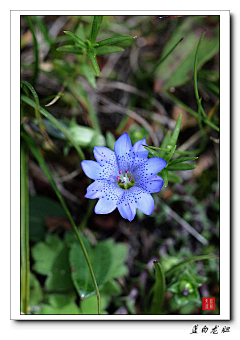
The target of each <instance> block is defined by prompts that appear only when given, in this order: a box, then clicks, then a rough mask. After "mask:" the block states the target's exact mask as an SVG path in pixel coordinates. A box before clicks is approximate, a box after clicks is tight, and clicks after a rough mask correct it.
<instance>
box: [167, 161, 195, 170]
mask: <svg viewBox="0 0 240 340" xmlns="http://www.w3.org/2000/svg"><path fill="white" fill-rule="evenodd" d="M167 168H168V170H171V171H185V170H193V169H196V168H197V165H195V164H190V163H179V164H170V165H168V167H167Z"/></svg>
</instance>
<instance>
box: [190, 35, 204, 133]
mask: <svg viewBox="0 0 240 340" xmlns="http://www.w3.org/2000/svg"><path fill="white" fill-rule="evenodd" d="M205 33H206V30H204V31H203V33H202V35H201V37H200V39H199V42H198V45H197V50H196V54H195V59H194V77H193V80H194V91H195V96H196V101H197V105H198V107H199V115H201V114H203V116H204V117H205V118H207V114H206V112H205V111H204V110H203V107H202V104H201V100H200V98H199V93H198V85H197V59H198V51H199V47H200V44H201V41H202V39H203V37H204V35H205ZM201 131H202V130H201Z"/></svg>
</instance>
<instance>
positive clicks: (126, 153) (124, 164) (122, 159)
mask: <svg viewBox="0 0 240 340" xmlns="http://www.w3.org/2000/svg"><path fill="white" fill-rule="evenodd" d="M131 148H132V143H131V139H130V137H129V135H128V134H127V133H126V132H125V133H124V134H123V135H122V136H121V137H119V138H118V139H117V141H116V143H115V146H114V151H115V154H116V157H117V162H118V167H119V170H122V171H123V172H125V171H126V170H129V164H130V162H131V156H130V150H131Z"/></svg>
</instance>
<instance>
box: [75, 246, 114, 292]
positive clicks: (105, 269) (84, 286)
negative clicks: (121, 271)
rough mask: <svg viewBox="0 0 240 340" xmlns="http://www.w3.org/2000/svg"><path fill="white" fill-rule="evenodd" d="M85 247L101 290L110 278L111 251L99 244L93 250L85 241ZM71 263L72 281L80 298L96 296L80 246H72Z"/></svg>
mask: <svg viewBox="0 0 240 340" xmlns="http://www.w3.org/2000/svg"><path fill="white" fill-rule="evenodd" d="M84 245H85V247H86V250H87V253H88V255H89V258H90V259H91V264H92V268H93V271H94V274H95V278H96V281H97V284H98V287H99V288H101V287H102V286H103V284H104V283H106V282H107V280H108V279H109V278H110V269H111V265H112V259H111V251H110V249H109V247H108V246H107V245H106V244H105V243H100V242H99V243H98V244H97V245H96V247H95V248H92V247H91V245H90V243H89V242H88V241H86V240H85V242H84ZM69 261H70V264H71V268H72V280H73V283H74V285H75V288H76V290H77V292H78V294H79V295H80V297H81V298H82V299H85V298H87V297H89V296H91V295H93V294H95V287H94V285H93V282H92V280H91V277H90V274H89V270H88V266H87V264H86V261H85V259H84V257H83V252H82V249H81V247H80V246H79V244H77V243H74V244H72V246H71V250H70V257H69Z"/></svg>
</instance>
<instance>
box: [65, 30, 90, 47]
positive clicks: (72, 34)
mask: <svg viewBox="0 0 240 340" xmlns="http://www.w3.org/2000/svg"><path fill="white" fill-rule="evenodd" d="M64 33H65V34H67V35H68V36H69V37H71V38H72V39H73V41H75V43H76V44H77V45H79V46H81V47H83V48H85V49H86V48H87V44H86V43H85V41H83V40H82V39H81V38H79V37H78V36H77V35H76V34H74V33H72V32H70V31H64Z"/></svg>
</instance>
